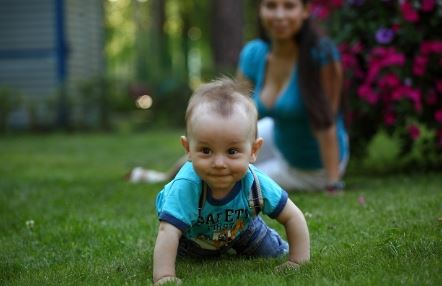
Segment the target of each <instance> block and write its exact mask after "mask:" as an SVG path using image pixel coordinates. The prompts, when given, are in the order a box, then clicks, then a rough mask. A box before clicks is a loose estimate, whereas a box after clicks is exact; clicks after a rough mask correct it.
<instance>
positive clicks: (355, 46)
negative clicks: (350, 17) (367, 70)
mask: <svg viewBox="0 0 442 286" xmlns="http://www.w3.org/2000/svg"><path fill="white" fill-rule="evenodd" d="M363 49H364V45H362V43H361V42H359V41H356V42H355V43H354V44H353V45H352V46H351V51H352V52H353V53H355V54H359V53H360V52H362V50H363Z"/></svg>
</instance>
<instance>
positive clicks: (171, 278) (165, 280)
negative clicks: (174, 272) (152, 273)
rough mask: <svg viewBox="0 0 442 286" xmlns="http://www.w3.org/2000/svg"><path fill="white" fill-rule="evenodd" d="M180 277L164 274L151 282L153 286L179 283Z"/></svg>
mask: <svg viewBox="0 0 442 286" xmlns="http://www.w3.org/2000/svg"><path fill="white" fill-rule="evenodd" d="M181 283H182V282H181V279H180V278H178V277H175V276H166V277H162V278H160V279H158V281H157V282H155V283H153V286H160V285H165V284H168V285H181Z"/></svg>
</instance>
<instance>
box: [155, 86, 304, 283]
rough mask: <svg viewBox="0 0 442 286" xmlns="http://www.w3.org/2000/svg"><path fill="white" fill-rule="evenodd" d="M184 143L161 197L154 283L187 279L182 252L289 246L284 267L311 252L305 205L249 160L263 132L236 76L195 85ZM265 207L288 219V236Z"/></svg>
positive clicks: (260, 252) (212, 253)
mask: <svg viewBox="0 0 442 286" xmlns="http://www.w3.org/2000/svg"><path fill="white" fill-rule="evenodd" d="M181 144H182V145H183V147H184V149H185V151H186V153H187V155H188V162H187V163H185V164H184V165H183V167H182V168H181V169H180V171H179V172H178V174H177V175H176V176H175V178H174V179H173V180H172V181H171V182H170V183H168V184H167V185H166V186H165V187H164V188H163V190H162V191H161V192H160V193H159V194H158V196H157V200H156V207H157V212H158V216H159V220H160V225H159V230H158V236H157V240H156V243H155V249H154V255H153V282H154V285H161V284H163V283H167V282H176V283H180V282H181V280H180V279H179V278H177V276H176V273H175V261H176V256H177V255H180V256H190V257H198V258H204V257H218V256H221V255H224V254H235V255H243V256H252V257H263V256H264V257H277V256H280V255H285V254H288V261H287V262H285V263H284V264H283V265H281V266H280V268H292V267H296V266H298V265H299V264H300V263H303V262H306V261H308V260H309V258H310V239H309V232H308V228H307V223H306V221H305V218H304V216H303V214H302V212H301V211H300V210H299V209H298V207H297V206H296V205H295V204H294V203H293V202H292V201H291V200H290V198H288V195H287V193H286V192H285V191H284V190H282V189H281V187H279V186H278V185H277V184H276V183H275V182H274V181H272V179H270V178H269V177H268V176H266V175H265V174H264V173H262V172H260V171H259V170H258V169H256V168H255V167H254V166H253V165H251V163H253V162H254V161H255V160H256V157H257V155H258V151H259V150H260V148H261V146H262V144H263V139H262V138H259V137H257V111H256V107H255V105H254V103H253V101H252V99H251V98H250V97H248V96H246V95H244V94H242V93H241V92H240V91H239V89H238V87H237V86H236V84H235V83H234V82H233V81H232V80H230V79H228V78H221V79H219V80H216V81H213V82H211V83H208V84H204V85H202V86H201V87H200V88H198V89H197V90H196V91H195V93H194V94H193V96H192V97H191V99H190V101H189V104H188V106H187V111H186V136H182V137H181ZM261 211H262V213H264V214H266V215H268V216H269V217H270V218H274V219H276V220H277V221H278V222H280V223H281V224H283V225H284V227H285V231H286V236H287V240H288V243H287V242H286V241H285V240H283V239H282V238H281V237H280V235H279V234H278V233H277V232H276V231H275V230H273V229H271V228H269V227H268V226H267V225H266V224H265V222H264V221H263V220H262V218H261V217H260V216H259V213H260V212H261Z"/></svg>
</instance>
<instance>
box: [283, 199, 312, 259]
mask: <svg viewBox="0 0 442 286" xmlns="http://www.w3.org/2000/svg"><path fill="white" fill-rule="evenodd" d="M276 219H277V220H278V221H279V222H280V223H281V224H283V225H284V227H285V232H286V234H287V240H288V243H289V262H294V263H296V264H301V263H303V262H307V261H308V260H309V259H310V236H309V232H308V228H307V222H306V221H305V218H304V215H303V214H302V212H301V210H299V208H298V207H297V206H296V205H295V204H294V203H293V202H292V201H291V200H290V199H288V200H287V203H286V204H285V207H284V208H283V209H282V211H281V213H280V214H279V216H278V217H277V218H276Z"/></svg>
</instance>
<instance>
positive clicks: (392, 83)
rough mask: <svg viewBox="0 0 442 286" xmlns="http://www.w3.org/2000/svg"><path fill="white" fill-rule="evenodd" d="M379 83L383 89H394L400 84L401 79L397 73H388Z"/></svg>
mask: <svg viewBox="0 0 442 286" xmlns="http://www.w3.org/2000/svg"><path fill="white" fill-rule="evenodd" d="M378 85H379V87H380V88H381V89H394V88H396V87H398V86H399V85H400V81H399V78H398V76H397V75H396V74H394V73H388V74H386V75H384V76H383V77H382V78H381V79H380V80H379V81H378Z"/></svg>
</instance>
